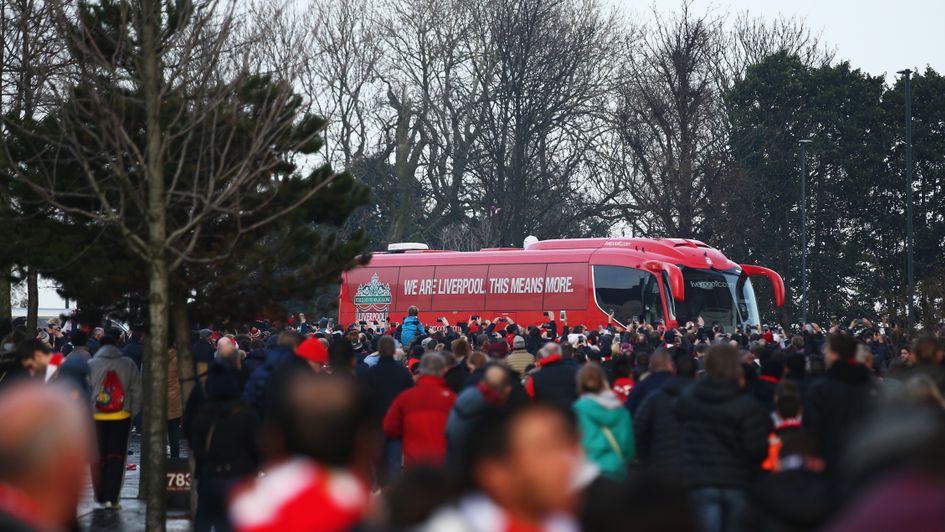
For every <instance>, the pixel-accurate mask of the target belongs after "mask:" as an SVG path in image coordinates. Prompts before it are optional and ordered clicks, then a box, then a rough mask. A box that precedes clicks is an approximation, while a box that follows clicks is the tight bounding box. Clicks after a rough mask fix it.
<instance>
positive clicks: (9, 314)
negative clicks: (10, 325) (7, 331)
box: [0, 266, 13, 320]
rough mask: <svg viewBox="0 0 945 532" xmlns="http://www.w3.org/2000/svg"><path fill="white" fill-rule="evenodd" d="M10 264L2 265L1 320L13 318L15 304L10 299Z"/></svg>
mask: <svg viewBox="0 0 945 532" xmlns="http://www.w3.org/2000/svg"><path fill="white" fill-rule="evenodd" d="M12 287H13V286H12V284H11V283H10V266H2V267H0V320H10V319H13V304H12V302H11V301H10V289H11V288H12Z"/></svg>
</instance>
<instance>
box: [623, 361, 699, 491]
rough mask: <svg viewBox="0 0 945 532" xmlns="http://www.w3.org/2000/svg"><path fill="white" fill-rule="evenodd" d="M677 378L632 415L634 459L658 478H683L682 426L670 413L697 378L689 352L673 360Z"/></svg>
mask: <svg viewBox="0 0 945 532" xmlns="http://www.w3.org/2000/svg"><path fill="white" fill-rule="evenodd" d="M673 365H674V366H675V368H676V375H675V376H673V377H672V378H671V379H669V380H668V381H666V383H665V384H664V385H663V386H662V387H661V388H660V389H659V390H656V391H655V392H653V393H652V394H651V395H650V396H649V397H647V399H646V400H645V401H643V404H641V405H640V408H638V409H637V412H636V414H635V415H634V416H633V430H634V434H635V436H636V445H637V456H638V457H639V459H640V462H641V463H642V464H643V466H644V467H646V468H647V470H648V471H649V472H651V473H653V474H654V475H656V476H659V477H661V478H672V479H680V480H681V479H682V478H684V476H685V470H686V468H685V466H684V465H683V436H682V426H681V425H680V424H679V420H678V419H676V416H675V415H674V414H673V407H674V406H675V405H676V400H677V399H678V398H679V394H680V393H682V391H683V390H684V389H686V387H687V386H689V385H690V384H692V382H693V379H694V378H695V376H696V360H695V359H694V358H692V355H690V354H689V353H685V352H684V353H679V354H678V355H677V356H676V358H675V359H674V360H673Z"/></svg>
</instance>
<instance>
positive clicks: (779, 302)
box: [738, 264, 784, 308]
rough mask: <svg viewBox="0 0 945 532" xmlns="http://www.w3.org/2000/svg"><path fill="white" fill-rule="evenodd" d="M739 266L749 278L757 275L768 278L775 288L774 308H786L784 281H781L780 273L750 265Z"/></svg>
mask: <svg viewBox="0 0 945 532" xmlns="http://www.w3.org/2000/svg"><path fill="white" fill-rule="evenodd" d="M738 266H739V267H740V268H741V269H742V273H744V274H745V275H747V276H749V277H754V276H756V275H764V276H765V277H767V278H768V279H769V280H770V281H771V286H773V287H774V306H776V307H778V308H781V307H782V306H784V279H781V276H780V275H779V274H778V272H776V271H774V270H771V269H768V268H763V267H761V266H752V265H750V264H739V265H738Z"/></svg>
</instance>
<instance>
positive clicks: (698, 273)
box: [675, 267, 759, 332]
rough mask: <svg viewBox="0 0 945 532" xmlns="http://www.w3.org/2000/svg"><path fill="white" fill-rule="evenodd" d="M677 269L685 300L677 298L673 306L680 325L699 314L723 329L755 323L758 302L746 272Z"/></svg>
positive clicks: (696, 318) (733, 328)
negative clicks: (683, 284)
mask: <svg viewBox="0 0 945 532" xmlns="http://www.w3.org/2000/svg"><path fill="white" fill-rule="evenodd" d="M681 269H682V273H683V280H684V282H685V288H686V293H685V298H686V300H685V301H677V302H676V308H675V310H676V319H677V320H678V321H679V323H680V324H681V325H684V324H685V323H687V322H689V321H696V320H698V318H699V316H702V319H703V320H704V321H705V324H706V326H712V325H716V324H717V325H721V326H722V328H723V329H724V330H725V332H733V331H734V330H735V327H737V326H745V325H757V324H758V322H759V320H758V303H757V301H756V300H755V290H754V288H752V286H751V280H750V279H749V278H748V276H746V275H739V274H738V273H736V272H735V271H731V270H730V271H717V270H703V269H697V268H685V267H683V268H681Z"/></svg>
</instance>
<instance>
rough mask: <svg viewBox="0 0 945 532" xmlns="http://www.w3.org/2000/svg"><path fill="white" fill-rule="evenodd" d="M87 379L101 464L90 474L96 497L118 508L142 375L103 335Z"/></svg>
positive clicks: (139, 401) (90, 365)
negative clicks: (95, 473)
mask: <svg viewBox="0 0 945 532" xmlns="http://www.w3.org/2000/svg"><path fill="white" fill-rule="evenodd" d="M89 381H90V382H91V384H92V387H91V390H92V397H91V399H92V417H93V418H94V420H95V434H96V436H97V438H98V452H99V461H98V467H99V468H100V470H99V472H98V474H97V475H92V478H93V479H95V481H94V482H93V486H92V487H93V489H94V492H95V501H96V502H98V503H99V504H102V505H104V506H105V507H106V508H116V509H117V508H118V507H119V506H118V498H119V496H120V494H121V482H122V479H123V477H124V473H125V459H126V458H127V456H128V435H129V433H130V431H131V419H132V418H133V417H134V415H135V414H137V413H138V411H139V410H140V409H141V376H140V375H139V373H138V365H137V364H135V362H134V361H133V360H131V359H130V358H128V357H126V356H125V355H123V354H122V352H121V351H120V350H119V349H118V348H117V347H115V340H114V339H113V338H111V337H110V336H105V337H103V338H102V340H101V347H100V348H99V350H98V351H96V353H95V356H93V357H92V359H91V360H90V361H89Z"/></svg>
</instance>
